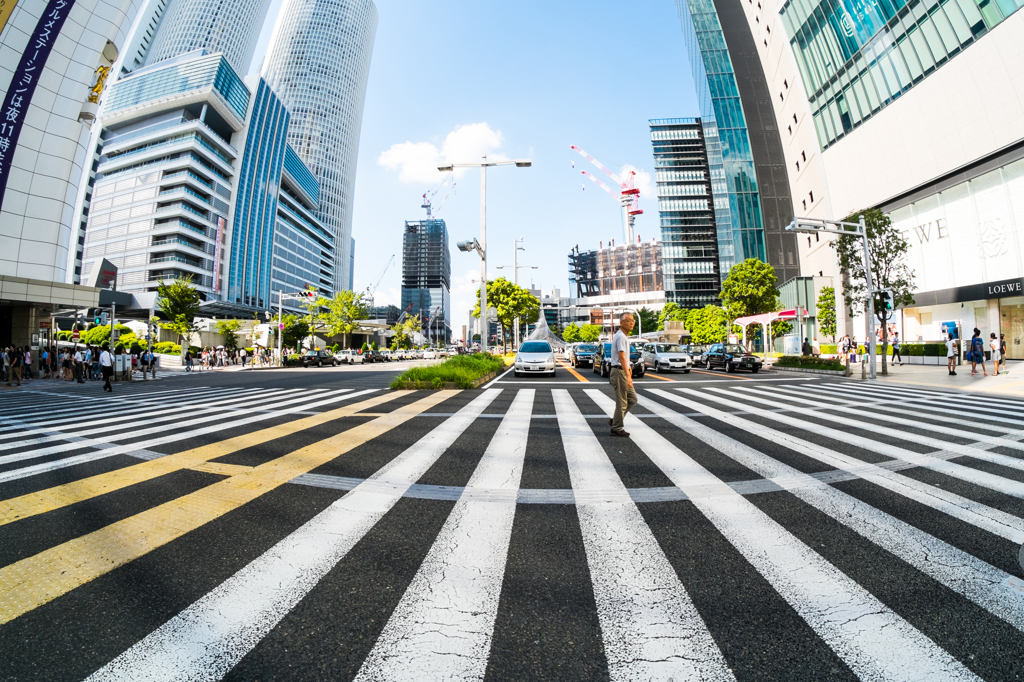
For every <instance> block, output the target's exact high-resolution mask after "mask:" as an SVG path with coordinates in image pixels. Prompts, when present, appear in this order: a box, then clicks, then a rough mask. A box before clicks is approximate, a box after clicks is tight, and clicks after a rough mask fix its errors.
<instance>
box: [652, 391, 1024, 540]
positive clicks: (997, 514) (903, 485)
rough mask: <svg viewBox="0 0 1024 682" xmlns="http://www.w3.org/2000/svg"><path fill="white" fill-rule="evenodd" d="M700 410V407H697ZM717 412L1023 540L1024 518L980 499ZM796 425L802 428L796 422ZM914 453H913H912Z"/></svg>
mask: <svg viewBox="0 0 1024 682" xmlns="http://www.w3.org/2000/svg"><path fill="white" fill-rule="evenodd" d="M677 390H681V391H684V392H686V393H687V394H689V395H692V396H695V397H700V398H704V399H705V400H709V401H711V402H717V403H719V404H721V405H726V406H729V407H734V406H735V405H734V404H733V403H731V402H729V401H728V400H726V399H725V398H716V397H715V396H711V395H706V394H702V393H700V392H699V391H693V390H691V389H677ZM656 393H657V394H658V395H663V397H665V398H666V399H668V400H670V401H672V402H675V403H677V404H680V405H685V406H693V407H694V409H697V406H698V405H699V406H700V407H701V408H703V407H704V405H703V403H696V402H693V401H688V400H686V399H684V398H682V397H680V396H678V395H675V394H673V393H668V392H665V391H661V390H660V389H659V390H657V391H656ZM701 411H703V410H701ZM747 411H748V412H754V413H755V414H757V416H760V417H764V418H765V419H777V418H778V413H775V412H768V411H766V410H758V411H756V412H755V411H754V410H751V409H750V408H748V409H747ZM716 412H719V414H721V415H724V416H716V418H717V419H719V420H720V421H722V422H725V423H728V424H730V425H732V426H735V427H737V428H744V429H746V430H747V431H748V432H749V433H751V434H753V435H755V436H757V437H758V438H762V439H764V440H767V441H769V442H772V443H775V444H777V445H781V446H783V447H785V448H788V449H790V450H792V451H793V452H797V453H800V454H802V455H805V456H807V457H810V458H811V459H814V460H817V461H819V462H822V463H824V464H827V465H828V466H830V467H833V468H835V469H839V470H840V471H845V472H847V473H849V474H852V475H853V476H856V477H858V478H862V479H864V480H865V481H868V482H869V483H873V484H875V485H877V486H879V487H881V488H884V489H885V490H888V491H890V492H893V493H896V494H897V495H901V496H903V497H906V498H908V499H911V500H914V501H915V502H918V503H920V504H923V505H925V506H927V507H931V508H932V509H935V510H936V511H940V512H943V513H945V514H948V515H949V516H952V517H953V518H956V519H959V520H960V521H963V522H964V523H967V524H969V525H972V526H974V527H975V528H980V529H981V530H985V531H988V532H989V533H992V534H993V535H996V536H998V537H1001V538H1004V539H1006V540H1009V541H1010V542H1014V543H1016V544H1018V545H1019V544H1022V543H1024V519H1020V518H1018V517H1016V516H1013V515H1012V514H1007V513H1006V512H1003V511H1000V510H998V509H994V508H992V507H989V506H987V505H985V504H982V503H980V502H975V501H974V500H971V499H968V498H966V497H963V496H962V495H957V494H956V493H953V492H950V491H947V490H943V489H942V488H938V487H935V486H932V485H928V484H927V483H923V482H921V481H918V480H917V479H914V478H910V477H909V476H904V475H902V474H899V473H896V472H893V471H889V470H888V469H884V468H882V467H880V466H878V465H876V464H872V463H870V462H866V461H864V460H861V459H857V458H856V457H852V456H850V455H847V454H844V453H841V452H837V451H836V450H831V449H829V448H827V447H824V446H822V445H818V444H817V443H813V442H811V441H808V440H806V439H803V438H799V437H797V436H794V435H791V434H789V433H786V432H783V431H778V430H776V429H773V428H770V427H767V426H765V425H764V424H759V423H757V422H752V421H750V420H749V419H745V418H743V417H741V416H739V415H737V414H735V413H733V412H720V411H716ZM797 427H798V428H802V427H801V426H799V425H797ZM821 433H823V434H826V435H827V434H828V433H829V432H828V431H827V430H824V429H823V430H822V431H821ZM915 454H916V453H915Z"/></svg>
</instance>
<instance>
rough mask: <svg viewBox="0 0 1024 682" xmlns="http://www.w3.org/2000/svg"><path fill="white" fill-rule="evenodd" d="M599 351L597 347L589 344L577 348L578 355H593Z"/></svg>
mask: <svg viewBox="0 0 1024 682" xmlns="http://www.w3.org/2000/svg"><path fill="white" fill-rule="evenodd" d="M596 350H597V346H593V345H590V344H587V345H586V346H576V352H577V353H593V352H595V351H596Z"/></svg>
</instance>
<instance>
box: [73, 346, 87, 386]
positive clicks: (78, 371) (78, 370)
mask: <svg viewBox="0 0 1024 682" xmlns="http://www.w3.org/2000/svg"><path fill="white" fill-rule="evenodd" d="M82 363H83V358H82V351H80V350H78V346H75V381H76V382H78V383H80V384H84V383H85V379H83V378H82Z"/></svg>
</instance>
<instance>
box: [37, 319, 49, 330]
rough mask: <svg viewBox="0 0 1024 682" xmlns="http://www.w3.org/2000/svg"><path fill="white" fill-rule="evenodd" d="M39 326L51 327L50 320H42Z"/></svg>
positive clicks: (41, 327) (42, 327) (43, 327)
mask: <svg viewBox="0 0 1024 682" xmlns="http://www.w3.org/2000/svg"><path fill="white" fill-rule="evenodd" d="M39 328H40V329H49V328H50V322H49V320H46V321H40V322H39Z"/></svg>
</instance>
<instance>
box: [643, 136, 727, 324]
mask: <svg viewBox="0 0 1024 682" xmlns="http://www.w3.org/2000/svg"><path fill="white" fill-rule="evenodd" d="M650 126H651V143H652V145H653V146H654V173H655V180H656V182H657V184H658V216H659V221H660V223H661V271H662V281H663V285H664V289H665V301H666V302H669V301H671V302H673V303H676V304H678V305H680V306H682V307H684V308H702V307H704V306H705V305H714V304H717V303H718V302H719V299H718V294H719V292H720V291H721V288H722V287H721V273H720V270H719V254H718V231H717V229H716V224H715V209H714V202H713V200H712V196H713V195H712V189H711V173H710V166H709V163H708V152H707V146H706V143H705V140H704V126H703V125H701V120H700V119H699V118H668V119H655V120H652V121H650Z"/></svg>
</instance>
